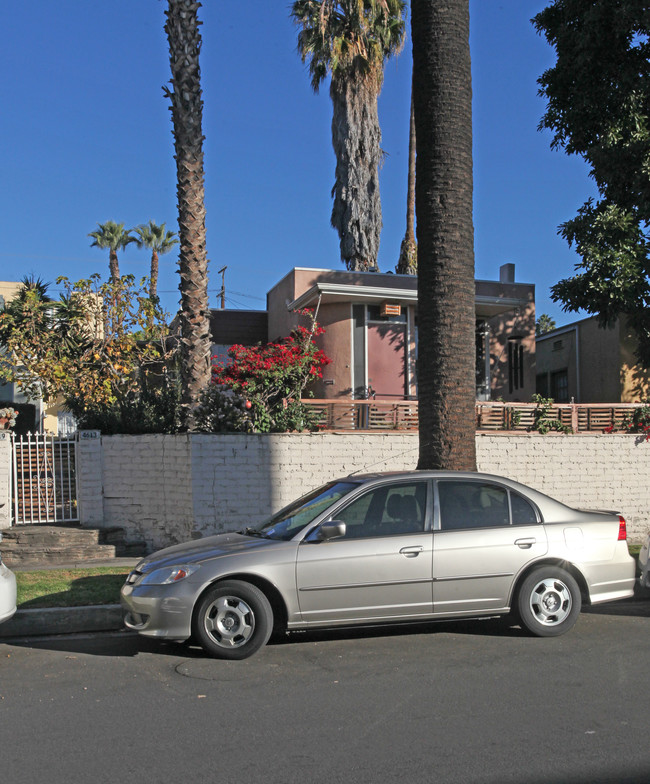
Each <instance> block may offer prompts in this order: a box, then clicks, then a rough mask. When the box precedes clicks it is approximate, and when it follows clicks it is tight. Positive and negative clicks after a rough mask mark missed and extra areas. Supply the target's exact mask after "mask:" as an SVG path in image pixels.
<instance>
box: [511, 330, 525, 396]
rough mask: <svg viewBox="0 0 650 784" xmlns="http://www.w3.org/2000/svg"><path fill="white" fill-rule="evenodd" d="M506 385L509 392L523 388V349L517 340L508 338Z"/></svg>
mask: <svg viewBox="0 0 650 784" xmlns="http://www.w3.org/2000/svg"><path fill="white" fill-rule="evenodd" d="M508 385H509V388H510V392H514V391H515V390H517V389H522V388H523V386H524V347H523V346H522V345H521V340H520V339H518V338H508Z"/></svg>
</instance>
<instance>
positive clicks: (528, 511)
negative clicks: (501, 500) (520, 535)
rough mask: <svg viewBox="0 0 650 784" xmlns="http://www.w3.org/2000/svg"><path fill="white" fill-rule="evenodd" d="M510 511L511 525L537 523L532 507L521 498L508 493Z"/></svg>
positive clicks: (535, 513) (515, 494)
mask: <svg viewBox="0 0 650 784" xmlns="http://www.w3.org/2000/svg"><path fill="white" fill-rule="evenodd" d="M510 509H511V511H512V524H513V525H534V524H535V523H537V522H539V521H538V519H537V512H536V511H535V508H534V507H533V505H532V504H531V503H530V502H529V501H527V500H526V499H525V498H524V497H523V496H520V495H518V494H517V493H513V492H512V491H510Z"/></svg>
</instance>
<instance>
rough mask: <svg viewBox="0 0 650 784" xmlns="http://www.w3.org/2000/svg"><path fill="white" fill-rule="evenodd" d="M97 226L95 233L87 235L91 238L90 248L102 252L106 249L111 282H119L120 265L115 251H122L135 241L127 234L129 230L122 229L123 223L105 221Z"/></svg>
mask: <svg viewBox="0 0 650 784" xmlns="http://www.w3.org/2000/svg"><path fill="white" fill-rule="evenodd" d="M97 226H98V227H99V228H98V229H97V230H96V231H91V232H90V234H89V235H88V236H89V237H92V238H93V242H91V243H90V247H91V248H101V249H102V250H105V249H106V248H108V251H109V255H108V267H109V269H110V274H111V280H112V281H116V280H119V278H120V265H119V263H118V261H117V251H118V250H124V248H126V246H127V245H128V244H129V243H130V242H134V241H135V238H134V237H132V236H131V234H130V233H129V232H130V229H125V228H124V224H123V223H114V222H113V221H106V223H98V224H97Z"/></svg>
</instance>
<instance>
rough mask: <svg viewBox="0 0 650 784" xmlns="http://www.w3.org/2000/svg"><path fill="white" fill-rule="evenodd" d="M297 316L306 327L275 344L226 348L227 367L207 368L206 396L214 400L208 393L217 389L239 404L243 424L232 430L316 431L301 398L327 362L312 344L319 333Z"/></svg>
mask: <svg viewBox="0 0 650 784" xmlns="http://www.w3.org/2000/svg"><path fill="white" fill-rule="evenodd" d="M300 313H301V314H302V315H303V316H306V317H307V318H308V320H309V326H307V327H305V326H298V327H296V329H294V331H293V332H292V333H291V335H290V336H289V337H288V338H284V339H283V340H280V341H278V342H276V343H266V344H264V345H257V346H240V345H235V346H231V347H230V349H229V350H228V357H229V360H228V362H227V363H226V364H225V365H215V366H214V367H213V369H212V381H213V389H212V390H211V391H210V392H209V393H208V395H213V396H214V395H216V394H217V393H216V392H215V391H214V387H217V388H218V387H222V388H226V389H230V390H232V391H233V392H234V393H235V394H236V395H237V396H239V398H241V399H242V400H243V401H244V410H245V412H246V414H245V422H244V423H243V424H242V426H240V427H239V428H238V429H242V430H244V429H249V430H252V431H254V432H261V433H269V432H276V433H277V432H287V431H290V430H316V429H317V427H318V413H317V412H314V411H313V410H311V409H310V408H309V407H308V406H306V405H305V404H304V403H302V401H301V398H302V396H303V394H304V392H305V389H306V387H307V386H308V384H309V383H310V381H314V380H315V379H317V378H322V377H323V367H324V366H325V365H328V364H329V363H330V360H329V358H328V357H327V356H326V355H325V353H324V352H323V351H322V350H321V349H319V348H318V346H317V345H316V343H315V342H314V338H315V337H316V336H318V335H321V334H323V332H324V330H323V328H322V327H321V326H320V325H319V324H318V323H317V322H316V320H315V318H314V315H313V313H312V312H311V311H309V310H303V311H300ZM219 394H222V393H221V392H220V393H219ZM210 429H212V428H210Z"/></svg>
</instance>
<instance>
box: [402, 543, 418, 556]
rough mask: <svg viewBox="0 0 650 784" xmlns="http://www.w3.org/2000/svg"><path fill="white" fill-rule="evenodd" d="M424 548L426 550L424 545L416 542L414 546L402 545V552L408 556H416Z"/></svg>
mask: <svg viewBox="0 0 650 784" xmlns="http://www.w3.org/2000/svg"><path fill="white" fill-rule="evenodd" d="M422 550H424V547H422V545H421V544H414V545H413V546H412V547H402V549H401V550H400V553H401V554H402V555H405V556H406V557H407V558H415V557H416V556H417V555H419V554H420V553H421V552H422Z"/></svg>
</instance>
